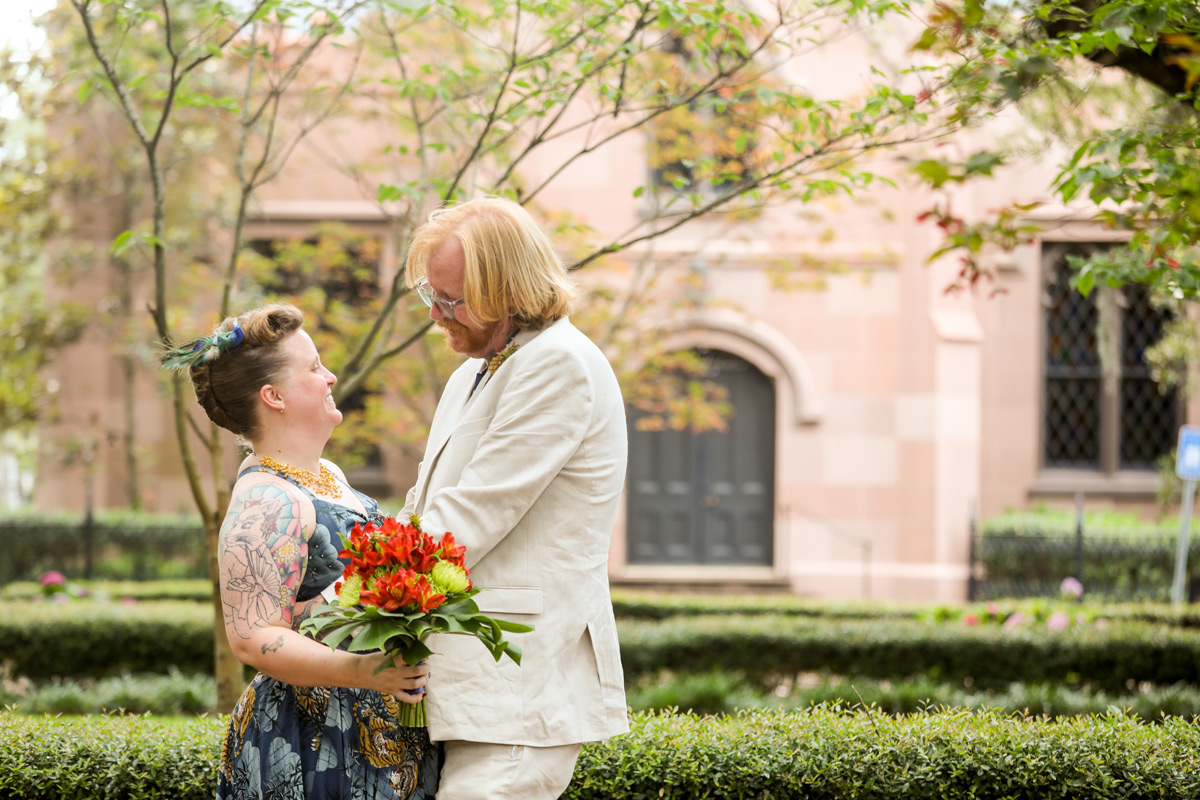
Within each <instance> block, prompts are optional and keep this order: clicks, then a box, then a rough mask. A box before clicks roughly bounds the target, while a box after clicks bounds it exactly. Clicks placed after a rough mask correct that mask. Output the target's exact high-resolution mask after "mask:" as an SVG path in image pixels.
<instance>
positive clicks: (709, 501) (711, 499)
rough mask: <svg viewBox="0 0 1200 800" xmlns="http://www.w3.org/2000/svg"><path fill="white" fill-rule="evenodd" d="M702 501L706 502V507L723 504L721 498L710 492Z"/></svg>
mask: <svg viewBox="0 0 1200 800" xmlns="http://www.w3.org/2000/svg"><path fill="white" fill-rule="evenodd" d="M701 502H703V503H704V507H705V508H716V507H717V506H719V505H721V498H719V497H717V496H716V495H715V494H710V495H707V496H706V497H705V498H704V500H703V501H701Z"/></svg>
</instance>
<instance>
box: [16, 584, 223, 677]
mask: <svg viewBox="0 0 1200 800" xmlns="http://www.w3.org/2000/svg"><path fill="white" fill-rule="evenodd" d="M0 642H3V643H4V647H3V651H0V663H5V664H8V665H9V667H10V671H11V672H12V673H13V674H15V675H27V676H30V677H35V678H38V679H39V680H40V679H42V678H45V677H50V676H53V675H69V676H72V677H77V678H82V677H102V676H106V675H118V674H120V673H122V672H135V673H136V672H156V673H164V674H165V673H167V672H169V671H170V669H171V667H178V668H179V669H180V670H182V671H183V672H185V673H195V672H211V671H212V664H213V609H212V606H211V605H208V604H206V603H191V602H168V601H162V602H156V603H135V604H132V605H126V604H123V603H96V602H86V601H80V602H66V603H50V602H41V603H34V602H19V603H18V602H14V603H4V604H3V613H2V614H0Z"/></svg>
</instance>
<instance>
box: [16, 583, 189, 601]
mask: <svg viewBox="0 0 1200 800" xmlns="http://www.w3.org/2000/svg"><path fill="white" fill-rule="evenodd" d="M68 586H69V587H70V588H72V589H73V590H75V592H76V593H77V594H80V595H81V597H79V598H78V599H84V598H90V599H109V600H120V599H122V598H126V597H129V598H133V599H134V600H140V601H153V600H190V601H192V602H203V603H211V602H212V581H210V580H209V579H208V578H177V579H173V580H152V581H133V580H113V581H70V582H69V583H68ZM42 597H45V592H43V590H42V585H41V583H40V582H38V581H17V582H14V583H10V584H8V585H7V586H3V587H0V602H5V601H12V600H36V599H38V598H42Z"/></svg>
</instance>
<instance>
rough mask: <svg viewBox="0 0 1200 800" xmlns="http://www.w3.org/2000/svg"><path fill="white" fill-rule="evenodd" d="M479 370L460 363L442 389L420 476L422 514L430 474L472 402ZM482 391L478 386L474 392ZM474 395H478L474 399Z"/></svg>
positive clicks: (420, 508)
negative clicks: (473, 390)
mask: <svg viewBox="0 0 1200 800" xmlns="http://www.w3.org/2000/svg"><path fill="white" fill-rule="evenodd" d="M475 373H476V370H473V369H470V362H468V363H466V364H463V365H462V366H461V367H459V368H458V370H457V371H456V372H455V373H454V375H453V376H452V377H451V378H450V380H449V382H447V384H446V391H445V392H443V393H442V399H441V401H440V402H439V403H438V407H437V411H436V412H434V415H433V425H431V426H430V430H429V446H428V447H427V448H426V450H425V458H424V459H423V463H422V465H421V466H422V469H421V473H420V474H419V475H418V476H417V502H416V509H417V513H418V514H420V513H421V512H423V511H424V510H425V492H426V490H427V489H428V488H429V478H430V476H431V475H433V471H434V469H435V468H436V467H437V462H438V459H439V458H441V456H442V451H443V450H445V449H446V443H447V442H449V441H450V437H451V436H452V435H453V434H454V429H455V428H457V427H458V423H459V421H460V420H461V419H462V415H463V412H464V411H465V410H466V408H467V406H468V405H469V403H470V400H469V399H468V397H467V393H468V392H470V390H471V384H472V383H473V382H474V380H475ZM480 388H482V387H480ZM478 393H479V392H478V389H477V390H476V391H475V393H474V394H478ZM473 398H474V395H472V397H471V399H473Z"/></svg>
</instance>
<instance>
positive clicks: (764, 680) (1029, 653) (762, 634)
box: [619, 615, 1200, 691]
mask: <svg viewBox="0 0 1200 800" xmlns="http://www.w3.org/2000/svg"><path fill="white" fill-rule="evenodd" d="M619 629H620V640H621V659H622V663H623V665H624V668H625V675H626V677H627V679H631V680H636V678H637V677H638V676H641V675H647V674H654V673H656V672H657V671H659V670H662V669H668V670H672V671H675V672H710V671H713V670H723V671H733V672H740V673H741V674H743V675H744V676H746V678H747V679H748V680H749V681H750V682H751V684H752V685H754V686H756V687H759V688H767V687H771V686H774V685H777V684H778V682H779V681H780V680H781V679H784V678H787V677H789V676H793V675H796V674H797V673H800V672H829V673H833V674H838V675H848V676H849V675H853V676H859V675H862V676H868V677H875V678H904V677H910V676H916V675H928V676H930V677H933V678H937V679H941V680H961V679H965V678H973V679H974V680H975V681H976V683H977V684H978V685H980V686H981V687H989V686H1000V685H1004V684H1007V683H1010V682H1012V681H1022V682H1026V683H1042V682H1045V683H1067V684H1079V683H1082V682H1084V681H1087V682H1089V683H1091V684H1094V685H1095V687H1096V688H1099V689H1105V690H1108V691H1121V690H1122V689H1123V688H1124V686H1125V685H1126V682H1127V681H1129V680H1133V681H1135V682H1142V681H1145V682H1149V683H1152V684H1163V685H1167V684H1173V683H1177V682H1180V681H1184V682H1193V681H1195V680H1196V666H1197V664H1200V632H1197V631H1193V630H1190V629H1183V628H1172V627H1167V626H1154V625H1147V624H1139V623H1112V624H1108V625H1106V626H1101V625H1098V624H1093V625H1087V626H1074V627H1072V628H1071V629H1070V630H1066V631H1061V632H1055V631H1050V630H1047V629H1046V627H1045V626H1044V625H1043V626H1029V627H1022V628H1017V629H1015V630H1004V629H1003V628H1001V627H998V626H974V627H972V626H966V625H962V624H948V625H947V624H942V625H935V624H929V623H924V622H917V621H908V620H880V621H875V620H868V621H849V622H840V621H838V622H819V621H813V620H804V619H797V618H792V617H780V616H766V615H762V616H733V615H729V616H719V617H691V618H683V619H677V620H669V621H667V622H661V623H646V622H624V623H621V624H620V626H619Z"/></svg>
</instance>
